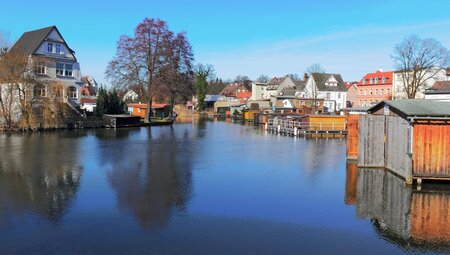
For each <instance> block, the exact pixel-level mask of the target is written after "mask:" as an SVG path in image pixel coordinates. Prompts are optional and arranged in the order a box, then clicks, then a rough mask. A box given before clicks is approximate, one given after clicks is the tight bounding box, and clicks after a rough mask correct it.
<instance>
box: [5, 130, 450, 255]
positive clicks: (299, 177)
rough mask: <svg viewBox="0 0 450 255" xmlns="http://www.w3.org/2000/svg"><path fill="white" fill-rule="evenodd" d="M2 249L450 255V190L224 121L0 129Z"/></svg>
mask: <svg viewBox="0 0 450 255" xmlns="http://www.w3.org/2000/svg"><path fill="white" fill-rule="evenodd" d="M0 157H1V162H0V254H308V253H309V254H311V253H314V254H410V253H449V252H450V249H449V247H450V230H449V228H450V212H449V207H450V188H448V187H445V186H436V187H434V186H433V187H429V188H427V187H424V189H422V190H421V191H416V190H415V191H413V190H412V189H411V188H410V187H407V186H405V185H404V182H403V181H401V180H399V179H398V178H397V177H395V176H393V175H391V174H389V173H386V172H384V171H380V170H365V169H360V170H358V169H357V168H356V167H355V165H354V164H348V163H347V162H346V158H345V140H344V139H301V138H300V139H298V138H297V139H296V138H289V137H283V136H276V135H270V134H265V133H264V132H262V131H259V130H257V129H255V128H253V127H249V126H241V125H234V124H229V123H224V122H206V121H200V122H196V123H186V124H177V125H174V126H173V127H156V128H152V129H151V130H150V129H148V128H140V129H119V130H105V129H101V130H78V131H55V132H42V133H26V134H13V135H9V136H8V135H0Z"/></svg>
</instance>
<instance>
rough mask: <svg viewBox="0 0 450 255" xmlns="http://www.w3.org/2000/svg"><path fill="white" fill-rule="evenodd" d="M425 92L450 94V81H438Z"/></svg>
mask: <svg viewBox="0 0 450 255" xmlns="http://www.w3.org/2000/svg"><path fill="white" fill-rule="evenodd" d="M425 94H450V81H436V82H435V83H434V84H433V86H431V88H430V89H427V90H425Z"/></svg>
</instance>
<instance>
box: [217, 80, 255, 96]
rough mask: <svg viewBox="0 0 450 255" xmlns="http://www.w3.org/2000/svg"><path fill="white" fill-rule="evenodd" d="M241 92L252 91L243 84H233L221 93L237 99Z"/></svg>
mask: <svg viewBox="0 0 450 255" xmlns="http://www.w3.org/2000/svg"><path fill="white" fill-rule="evenodd" d="M241 92H250V90H249V89H247V87H246V86H245V85H244V84H243V83H231V84H228V85H227V86H226V87H225V88H224V89H223V90H222V91H221V92H220V95H223V96H224V97H226V98H230V99H235V98H236V97H237V96H238V95H239V94H240V93H241Z"/></svg>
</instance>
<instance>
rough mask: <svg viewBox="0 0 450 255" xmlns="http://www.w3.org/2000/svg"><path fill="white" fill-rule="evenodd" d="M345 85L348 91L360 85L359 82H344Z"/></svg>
mask: <svg viewBox="0 0 450 255" xmlns="http://www.w3.org/2000/svg"><path fill="white" fill-rule="evenodd" d="M344 84H345V87H346V88H347V90H348V89H349V88H350V87H351V86H352V85H353V84H355V85H358V82H357V81H347V82H344Z"/></svg>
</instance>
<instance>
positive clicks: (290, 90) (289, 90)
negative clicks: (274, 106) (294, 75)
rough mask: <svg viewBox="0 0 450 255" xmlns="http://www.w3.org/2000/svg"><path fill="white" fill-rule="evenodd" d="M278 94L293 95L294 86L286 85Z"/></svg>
mask: <svg viewBox="0 0 450 255" xmlns="http://www.w3.org/2000/svg"><path fill="white" fill-rule="evenodd" d="M279 96H295V87H286V88H284V89H283V90H282V91H281V92H280V93H279Z"/></svg>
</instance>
